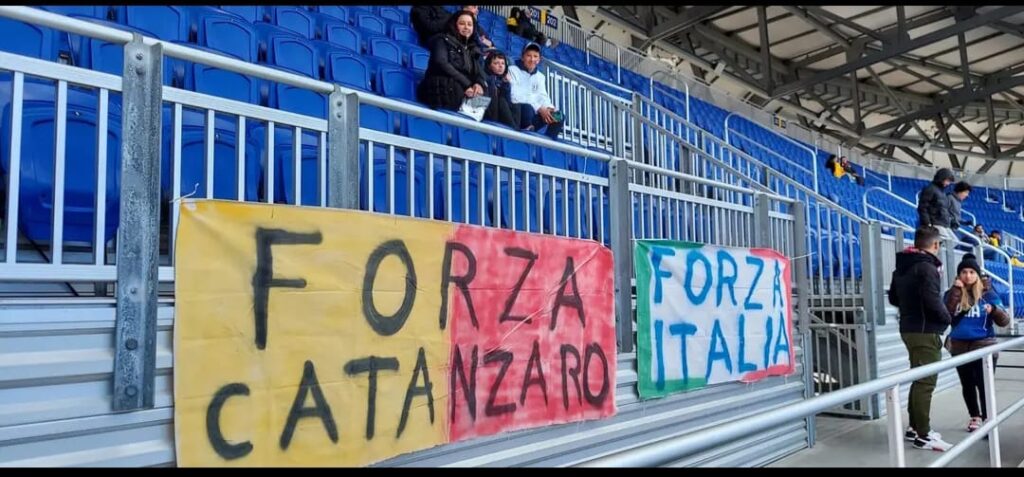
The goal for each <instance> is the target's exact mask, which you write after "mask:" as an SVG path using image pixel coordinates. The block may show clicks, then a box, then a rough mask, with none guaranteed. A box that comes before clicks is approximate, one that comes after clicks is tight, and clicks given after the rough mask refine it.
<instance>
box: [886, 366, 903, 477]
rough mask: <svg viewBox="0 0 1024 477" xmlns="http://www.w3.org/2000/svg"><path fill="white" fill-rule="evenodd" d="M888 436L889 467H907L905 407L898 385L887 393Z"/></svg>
mask: <svg viewBox="0 0 1024 477" xmlns="http://www.w3.org/2000/svg"><path fill="white" fill-rule="evenodd" d="M885 407H886V415H887V416H888V419H887V420H886V421H887V422H886V424H888V425H887V426H886V427H887V430H888V432H887V434H888V436H889V465H891V466H893V467H906V466H907V461H906V458H905V456H904V455H903V406H902V405H901V404H900V386H899V385H898V384H897V385H896V386H893V387H891V388H889V389H888V390H886V391H885Z"/></svg>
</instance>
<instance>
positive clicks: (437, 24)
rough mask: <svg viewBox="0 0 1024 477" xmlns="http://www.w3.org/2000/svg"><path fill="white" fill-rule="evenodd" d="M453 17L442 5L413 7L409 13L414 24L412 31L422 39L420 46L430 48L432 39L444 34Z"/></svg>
mask: <svg viewBox="0 0 1024 477" xmlns="http://www.w3.org/2000/svg"><path fill="white" fill-rule="evenodd" d="M451 16H452V15H451V13H448V10H445V9H444V8H442V7H441V6H440V5H419V6H415V7H412V10H411V11H410V12H409V21H410V23H412V29H413V30H415V31H416V34H417V35H419V37H420V45H423V46H429V45H430V39H431V38H433V37H434V36H436V35H440V34H442V33H444V31H445V28H447V26H448V19H449V18H451Z"/></svg>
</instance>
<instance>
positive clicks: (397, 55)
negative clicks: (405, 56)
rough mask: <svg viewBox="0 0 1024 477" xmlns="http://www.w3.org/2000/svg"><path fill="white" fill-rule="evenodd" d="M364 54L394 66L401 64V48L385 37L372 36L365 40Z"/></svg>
mask: <svg viewBox="0 0 1024 477" xmlns="http://www.w3.org/2000/svg"><path fill="white" fill-rule="evenodd" d="M366 46H367V49H366V52H367V53H369V54H370V55H371V56H373V57H374V58H377V59H380V60H384V61H389V62H391V63H394V64H396V65H401V64H402V48H401V47H400V46H399V45H398V43H396V42H395V40H392V39H390V38H388V37H385V36H372V37H369V38H367V39H366Z"/></svg>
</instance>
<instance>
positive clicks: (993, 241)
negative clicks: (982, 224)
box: [988, 230, 1003, 248]
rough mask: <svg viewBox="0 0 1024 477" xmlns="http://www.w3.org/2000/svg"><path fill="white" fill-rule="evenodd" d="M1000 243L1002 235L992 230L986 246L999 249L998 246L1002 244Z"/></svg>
mask: <svg viewBox="0 0 1024 477" xmlns="http://www.w3.org/2000/svg"><path fill="white" fill-rule="evenodd" d="M1002 241H1003V233H1002V232H1000V231H998V230H993V231H992V232H991V233H989V234H988V244H989V245H991V246H993V247H995V248H999V244H1000V243H1002Z"/></svg>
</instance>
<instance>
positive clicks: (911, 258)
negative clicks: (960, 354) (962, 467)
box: [889, 227, 952, 451]
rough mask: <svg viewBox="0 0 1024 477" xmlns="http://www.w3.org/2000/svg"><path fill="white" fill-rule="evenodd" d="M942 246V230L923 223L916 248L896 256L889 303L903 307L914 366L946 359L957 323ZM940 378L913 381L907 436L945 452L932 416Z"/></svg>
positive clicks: (901, 316) (902, 318) (903, 333)
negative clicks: (946, 293)
mask: <svg viewBox="0 0 1024 477" xmlns="http://www.w3.org/2000/svg"><path fill="white" fill-rule="evenodd" d="M940 247H941V240H940V237H939V232H938V230H936V229H935V228H934V227H922V228H918V229H917V232H916V233H915V234H914V246H913V247H911V248H908V249H906V250H904V251H902V252H900V253H897V254H896V270H895V271H893V273H892V282H891V284H890V285H889V303H890V304H892V305H893V306H896V307H899V309H900V314H899V320H900V336H901V337H902V338H903V344H904V345H905V346H906V347H907V354H909V355H910V367H911V368H916V367H918V366H924V365H926V364H929V363H934V362H936V361H938V360H940V359H942V340H941V339H940V336H941V335H942V333H944V332H945V331H946V328H947V327H948V326H949V324H950V322H952V318H951V317H950V316H949V311H948V310H947V309H946V306H945V305H944V304H943V303H942V278H941V276H940V275H939V267H941V266H942V262H941V261H940V260H939V258H938V254H939V248H940ZM936 381H937V375H932V376H929V377H927V378H923V379H919V380H917V381H914V383H913V384H911V385H910V399H909V404H908V406H907V411H908V413H909V414H910V429H908V430H907V431H906V439H907V440H913V441H914V447H915V448H918V449H931V450H938V451H944V450H947V449H948V448H949V447H950V444H948V443H946V442H944V441H943V440H942V439H941V436H940V435H939V434H938V433H935V432H932V431H931V427H930V420H929V413H930V412H931V406H932V392H934V391H935V382H936Z"/></svg>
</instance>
